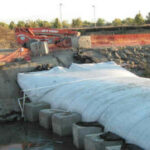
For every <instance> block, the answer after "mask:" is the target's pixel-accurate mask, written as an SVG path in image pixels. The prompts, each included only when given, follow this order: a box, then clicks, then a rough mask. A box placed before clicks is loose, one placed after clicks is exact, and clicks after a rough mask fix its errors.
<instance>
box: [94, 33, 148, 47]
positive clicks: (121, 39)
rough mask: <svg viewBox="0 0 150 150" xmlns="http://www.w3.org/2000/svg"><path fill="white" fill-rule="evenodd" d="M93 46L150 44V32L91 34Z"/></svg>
mask: <svg viewBox="0 0 150 150" xmlns="http://www.w3.org/2000/svg"><path fill="white" fill-rule="evenodd" d="M91 41H92V47H111V46H136V45H150V34H149V33H147V34H116V35H91Z"/></svg>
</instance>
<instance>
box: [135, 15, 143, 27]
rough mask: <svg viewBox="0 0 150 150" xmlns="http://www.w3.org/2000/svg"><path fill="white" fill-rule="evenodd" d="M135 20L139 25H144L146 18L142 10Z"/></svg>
mask: <svg viewBox="0 0 150 150" xmlns="http://www.w3.org/2000/svg"><path fill="white" fill-rule="evenodd" d="M134 21H135V24H137V25H142V24H144V23H145V20H144V18H143V16H142V14H141V13H140V12H139V13H138V14H137V15H136V16H135V18H134Z"/></svg>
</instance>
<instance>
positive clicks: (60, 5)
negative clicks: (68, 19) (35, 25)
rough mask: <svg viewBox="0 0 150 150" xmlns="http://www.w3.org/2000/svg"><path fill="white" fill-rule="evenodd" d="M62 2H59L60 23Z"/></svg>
mask: <svg viewBox="0 0 150 150" xmlns="http://www.w3.org/2000/svg"><path fill="white" fill-rule="evenodd" d="M62 5H63V4H62V3H60V4H59V12H60V22H61V23H62Z"/></svg>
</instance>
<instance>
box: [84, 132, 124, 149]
mask: <svg viewBox="0 0 150 150" xmlns="http://www.w3.org/2000/svg"><path fill="white" fill-rule="evenodd" d="M101 134H102V133H100V134H90V135H86V136H85V139H84V148H85V150H106V147H107V149H108V147H111V146H120V145H122V141H104V140H103V139H101V138H100V135H101Z"/></svg>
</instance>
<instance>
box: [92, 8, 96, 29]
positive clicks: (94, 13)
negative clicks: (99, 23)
mask: <svg viewBox="0 0 150 150" xmlns="http://www.w3.org/2000/svg"><path fill="white" fill-rule="evenodd" d="M92 7H93V16H94V18H93V20H94V25H95V27H96V18H95V5H92Z"/></svg>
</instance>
